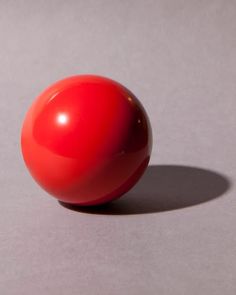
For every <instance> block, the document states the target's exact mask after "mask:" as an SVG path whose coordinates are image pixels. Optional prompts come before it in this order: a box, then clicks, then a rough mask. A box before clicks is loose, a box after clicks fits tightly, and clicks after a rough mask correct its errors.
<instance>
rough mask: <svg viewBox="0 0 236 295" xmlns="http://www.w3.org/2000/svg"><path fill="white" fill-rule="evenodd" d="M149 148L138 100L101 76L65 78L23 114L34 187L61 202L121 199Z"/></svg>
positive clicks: (146, 159)
mask: <svg viewBox="0 0 236 295" xmlns="http://www.w3.org/2000/svg"><path fill="white" fill-rule="evenodd" d="M151 146H152V136H151V128H150V123H149V120H148V117H147V114H146V112H145V110H144V108H143V107H142V105H141V103H140V102H139V101H138V100H137V98H136V97H135V96H134V95H133V94H132V93H131V92H130V91H129V90H128V89H127V88H125V87H124V86H122V85H121V84H119V83H117V82H115V81H113V80H110V79H107V78H104V77H99V76H93V75H83V76H74V77H70V78H66V79H64V80H62V81H59V82H57V83H55V84H54V85H52V86H51V87H49V88H48V89H46V90H45V91H44V92H43V93H42V94H41V95H40V96H39V97H38V98H37V99H36V100H35V102H34V103H33V104H32V106H31V108H30V109H29V111H28V113H27V114H26V117H25V120H24V123H23V127H22V133H21V147H22V153H23V157H24V160H25V163H26V165H27V167H28V169H29V171H30V173H31V175H32V176H33V178H34V179H35V180H36V181H37V183H38V184H39V185H40V186H41V187H43V188H44V189H45V190H46V191H47V192H48V193H50V194H51V195H53V196H54V197H56V198H57V199H59V200H60V201H63V202H66V203H71V204H78V205H97V204H101V203H105V202H108V201H111V200H113V199H116V198H118V197H120V196H121V195H122V194H124V193H125V192H127V191H128V190H129V189H130V188H131V187H132V186H133V185H134V184H135V183H136V182H137V181H138V179H139V178H140V177H141V175H142V174H143V172H144V170H145V169H146V167H147V165H148V162H149V158H150V153H151Z"/></svg>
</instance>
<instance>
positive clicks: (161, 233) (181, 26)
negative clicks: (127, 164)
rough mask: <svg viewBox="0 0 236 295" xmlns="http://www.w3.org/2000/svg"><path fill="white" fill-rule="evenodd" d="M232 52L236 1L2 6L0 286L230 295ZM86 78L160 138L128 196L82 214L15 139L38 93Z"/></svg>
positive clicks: (233, 257)
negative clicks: (100, 82) (94, 78)
mask: <svg viewBox="0 0 236 295" xmlns="http://www.w3.org/2000/svg"><path fill="white" fill-rule="evenodd" d="M235 49H236V1H234V0H231V1H230V0H229V1H224V0H213V1H210V0H204V1H203V0H202V1H201V0H200V1H199V0H196V1H194V0H190V1H187V0H172V1H171V0H157V1H150V0H143V1H141V0H139V1H137V0H136V1H135V0H133V1H130V0H128V1H123V0H121V1H114V0H113V1H101V0H96V1H95V0H94V1H91V0H86V1H82V0H80V1H42V0H38V1H30V0H27V1H21V0H19V1H16V0H15V1H10V0H0V136H1V137H0V138H1V143H0V195H1V205H0V294H2V295H28V294H35V295H36V294H44V295H49V294H50V295H51V294H55V295H74V294H81V295H98V294H101V295H110V294H114V295H118V294H119V295H120V294H130V295H139V294H140V295H141V294H153V295H154V294H160V295H172V294H175V295H184V294H188V295H189V294H194V295H195V294H196V295H198V294H201V295H202V294H207V295H222V294H224V295H234V294H236V283H235V279H236V214H235V209H236V199H235V178H236V156H235V145H236V137H235V131H236V130H235V129H236V50H235ZM83 73H95V74H100V75H105V76H108V77H111V78H113V79H115V80H118V81H119V82H121V83H123V84H124V85H126V86H127V87H128V88H130V89H131V90H132V91H133V92H134V93H135V94H136V95H137V97H139V99H140V100H141V101H142V103H143V105H144V106H145V108H146V110H147V112H148V113H149V116H150V120H151V123H152V127H153V135H154V146H153V154H152V158H151V165H153V166H152V167H151V168H149V170H148V171H147V173H146V175H145V176H144V178H143V179H142V181H141V182H140V183H139V185H138V186H137V187H136V188H135V189H134V190H133V191H132V192H130V193H129V194H127V196H126V197H124V198H123V199H121V200H120V201H117V203H114V204H113V205H111V206H108V208H103V209H97V210H90V211H87V212H77V211H73V210H69V209H67V208H64V207H62V206H61V205H59V204H58V203H57V202H56V201H55V200H54V199H53V198H51V197H49V196H48V195H47V194H46V193H45V192H44V191H42V190H41V189H40V188H39V187H38V186H37V185H36V184H35V183H34V182H33V181H32V179H31V177H30V176H29V174H28V172H27V171H26V169H25V167H24V164H23V161H22V158H21V155H20V149H19V138H20V128H21V124H22V120H23V118H24V115H25V112H26V110H27V108H28V107H29V105H30V104H31V102H32V101H33V99H34V98H35V97H36V96H37V95H38V94H39V93H40V92H41V91H42V90H43V89H44V88H45V87H47V86H48V85H49V84H51V83H52V82H54V81H56V80H58V79H61V78H63V77H65V76H70V75H74V74H83ZM175 165H177V166H175ZM197 167H199V168H201V169H205V170H199V169H197Z"/></svg>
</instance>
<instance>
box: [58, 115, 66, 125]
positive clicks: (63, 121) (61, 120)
mask: <svg viewBox="0 0 236 295" xmlns="http://www.w3.org/2000/svg"><path fill="white" fill-rule="evenodd" d="M68 120H69V118H68V116H67V115H66V114H65V113H60V114H59V115H58V116H57V122H58V123H59V124H61V125H65V124H66V123H67V122H68Z"/></svg>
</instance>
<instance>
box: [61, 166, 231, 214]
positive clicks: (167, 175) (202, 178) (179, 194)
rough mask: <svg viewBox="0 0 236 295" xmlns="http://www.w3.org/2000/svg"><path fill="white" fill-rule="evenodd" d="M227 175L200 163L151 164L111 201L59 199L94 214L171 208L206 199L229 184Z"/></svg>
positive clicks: (216, 195)
mask: <svg viewBox="0 0 236 295" xmlns="http://www.w3.org/2000/svg"><path fill="white" fill-rule="evenodd" d="M230 185H231V184H230V181H229V180H228V178H227V177H226V176H223V175H221V174H220V173H218V172H214V171H211V170H206V169H201V168H197V167H188V166H177V165H158V166H149V167H148V168H147V171H146V172H145V174H144V176H143V177H142V179H141V180H140V181H139V182H138V184H137V185H136V186H135V187H134V188H133V189H132V190H131V191H129V192H128V193H126V194H125V195H124V196H123V197H121V198H120V199H118V200H116V201H114V202H111V203H109V204H105V205H100V206H93V207H79V206H74V205H70V204H65V203H62V202H59V203H60V204H61V205H62V206H64V207H66V208H67V209H70V210H74V211H78V212H86V213H93V214H108V215H109V214H110V215H116V214H117V215H127V214H145V213H154V212H161V211H169V210H175V209H180V208H185V207H189V206H194V205H197V204H200V203H204V202H207V201H210V200H212V199H215V198H217V197H220V196H222V195H223V194H224V193H225V192H226V191H227V190H228V189H229V188H230Z"/></svg>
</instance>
